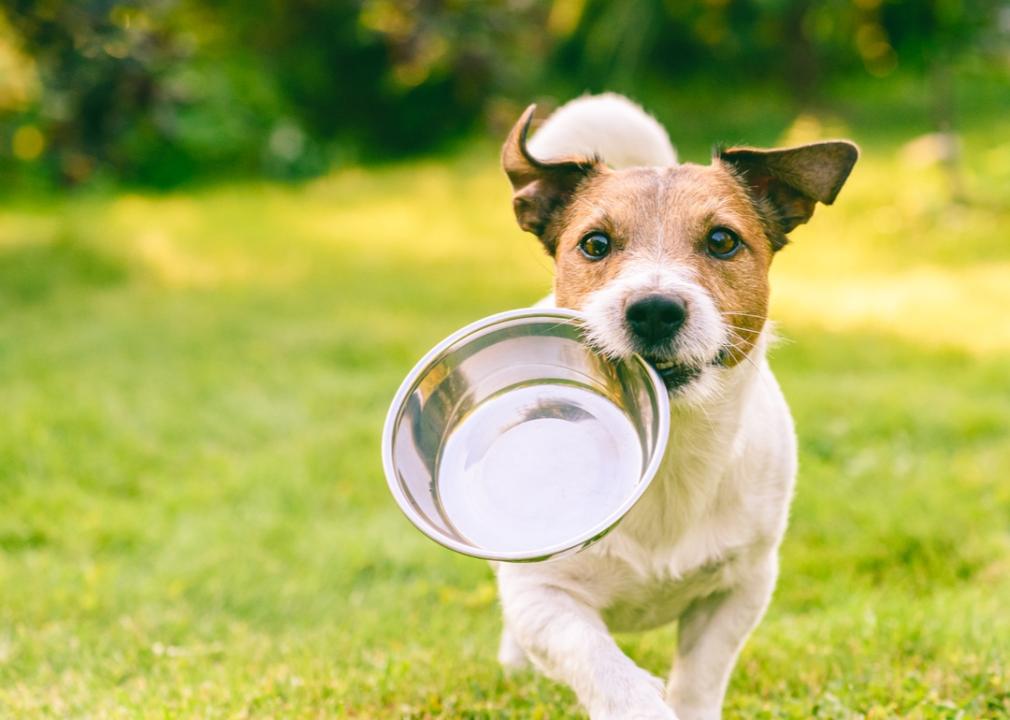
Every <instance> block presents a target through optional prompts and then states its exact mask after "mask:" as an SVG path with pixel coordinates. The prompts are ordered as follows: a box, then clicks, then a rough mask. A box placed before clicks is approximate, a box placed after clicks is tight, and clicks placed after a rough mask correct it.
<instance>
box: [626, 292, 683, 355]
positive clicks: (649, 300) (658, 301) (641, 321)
mask: <svg viewBox="0 0 1010 720" xmlns="http://www.w3.org/2000/svg"><path fill="white" fill-rule="evenodd" d="M625 316H626V317H627V319H628V326H629V327H630V328H631V331H632V332H633V333H634V334H635V336H636V337H637V338H639V339H640V340H643V341H645V342H646V343H648V344H650V345H658V344H659V343H662V342H665V341H667V340H669V339H670V338H672V337H673V336H674V335H676V334H677V331H678V330H679V329H680V326H681V325H683V324H684V319H685V318H686V317H687V304H686V303H685V302H684V301H683V300H682V299H681V298H679V297H677V296H676V295H646V296H645V297H642V298H639V299H638V300H635V301H634V302H632V303H631V304H629V305H628V308H627V310H625Z"/></svg>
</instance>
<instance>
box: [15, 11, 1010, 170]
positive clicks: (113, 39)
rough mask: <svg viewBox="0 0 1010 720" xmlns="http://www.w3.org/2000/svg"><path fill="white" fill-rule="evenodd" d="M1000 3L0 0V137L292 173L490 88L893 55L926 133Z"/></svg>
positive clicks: (721, 74) (435, 133)
mask: <svg viewBox="0 0 1010 720" xmlns="http://www.w3.org/2000/svg"><path fill="white" fill-rule="evenodd" d="M1003 2H1005V0H823V2H813V1H812V0H701V1H699V2H680V1H678V0H624V1H623V2H620V3H614V2H608V1H607V0H486V1H485V2H474V1H473V0H335V1H331V0H214V1H212V0H7V2H6V3H4V5H3V6H2V8H0V16H3V18H6V23H5V22H3V19H2V18H0V70H3V69H5V68H6V69H7V71H8V72H9V73H18V74H19V76H21V75H23V76H24V77H18V78H15V79H13V80H12V79H10V78H0V143H2V144H3V145H4V146H6V147H10V148H12V149H13V150H14V151H15V152H14V153H13V154H14V156H15V157H16V158H18V162H19V163H20V165H17V166H16V167H17V168H20V169H21V171H27V170H29V169H39V168H41V169H43V170H47V171H48V172H49V174H51V175H52V176H53V177H55V178H59V179H60V180H62V181H64V182H66V183H79V182H83V181H85V180H88V179H92V178H94V177H96V176H97V177H101V176H108V177H110V178H112V179H115V180H123V181H128V182H141V183H148V184H154V185H161V186H164V185H172V184H175V183H178V182H181V181H184V180H187V179H189V178H191V177H195V176H201V175H202V176H206V175H215V174H222V173H227V174H248V173H263V172H266V173H269V174H271V175H275V176H283V177H292V176H300V175H307V174H312V173H315V172H318V171H321V170H322V169H324V168H325V167H327V166H328V164H330V163H331V162H333V161H335V160H336V161H338V162H339V161H341V160H347V159H353V158H356V157H361V158H381V157H395V156H401V155H403V154H406V153H412V152H419V151H425V150H430V149H432V148H434V147H437V146H438V145H439V144H442V143H445V142H446V141H449V140H451V139H453V138H456V137H459V136H461V135H463V134H465V133H467V132H468V131H470V130H471V129H472V128H473V127H474V126H475V125H476V124H477V123H479V122H480V121H481V119H482V118H484V117H486V116H487V115H488V114H489V112H490V110H491V109H493V108H495V107H496V106H497V103H496V102H495V101H496V99H498V98H502V97H512V98H522V99H526V98H529V97H532V96H536V95H540V94H542V93H544V92H545V90H549V89H555V90H559V89H560V90H561V93H562V94H570V93H572V92H581V91H584V90H593V91H598V90H603V89H616V90H622V91H626V92H631V93H633V94H636V92H637V91H638V89H639V88H642V87H649V86H651V87H661V86H662V85H663V84H674V83H682V82H683V81H685V80H692V79H699V80H701V81H702V82H712V83H717V84H718V86H719V87H721V88H726V89H727V90H731V89H732V88H733V87H740V86H741V85H747V86H756V87H768V86H769V85H778V86H780V87H784V88H786V89H787V90H788V91H789V92H791V93H792V95H793V96H794V97H795V98H796V99H797V101H798V102H799V103H802V104H804V105H805V104H809V103H810V102H811V101H815V102H816V101H817V97H818V95H819V94H820V93H821V92H823V88H825V87H828V86H830V85H831V83H832V81H834V80H835V79H839V78H844V77H849V76H852V75H853V74H857V75H863V74H865V73H868V74H869V75H871V76H873V77H878V78H882V77H886V76H888V75H889V74H891V73H893V72H895V71H896V70H897V69H898V68H899V67H901V68H902V69H903V70H904V71H907V72H912V73H921V74H923V75H924V76H929V77H932V78H933V86H934V87H935V88H936V91H935V93H934V95H935V98H936V102H935V115H936V117H937V125H938V126H939V127H940V128H941V129H943V128H950V127H953V121H954V108H953V101H952V99H953V95H954V93H953V89H952V88H953V81H952V79H951V76H950V74H949V68H950V67H952V65H953V64H954V62H955V61H956V59H957V58H958V57H961V56H963V55H964V54H965V53H966V52H968V51H969V50H972V49H973V48H976V47H979V46H980V44H981V43H983V42H986V38H988V37H990V36H991V35H992V32H993V31H992V29H991V28H992V27H993V26H994V25H995V23H994V22H993V18H994V17H995V16H996V14H997V11H999V10H1000V8H1001V4H1000V3H1003ZM11 33H13V35H14V36H15V38H16V43H14V44H16V45H17V47H14V44H11V43H9V42H8V41H7V40H8V39H9V37H8V36H9V35H10V34H11ZM5 43H6V44H5ZM28 75H31V76H32V79H27V76H28ZM5 97H6V98H8V100H9V101H4V100H3V98H5ZM6 147H5V148H4V149H6ZM3 155H4V153H0V159H2V157H3ZM0 172H3V166H0Z"/></svg>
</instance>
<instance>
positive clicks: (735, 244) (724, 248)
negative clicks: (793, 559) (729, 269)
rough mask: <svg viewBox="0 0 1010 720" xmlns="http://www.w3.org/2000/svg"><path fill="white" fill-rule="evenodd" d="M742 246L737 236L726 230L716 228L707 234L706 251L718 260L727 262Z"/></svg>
mask: <svg viewBox="0 0 1010 720" xmlns="http://www.w3.org/2000/svg"><path fill="white" fill-rule="evenodd" d="M742 246H743V243H741V242H740V238H739V237H737V234H736V233H735V232H733V231H732V230H729V229H728V228H716V229H715V230H713V231H711V232H710V233H709V234H708V243H707V245H706V250H708V254H709V255H711V256H712V257H714V258H718V259H719V260H729V259H730V258H731V257H733V256H734V255H736V254H737V251H739V250H740V248H741V247H742Z"/></svg>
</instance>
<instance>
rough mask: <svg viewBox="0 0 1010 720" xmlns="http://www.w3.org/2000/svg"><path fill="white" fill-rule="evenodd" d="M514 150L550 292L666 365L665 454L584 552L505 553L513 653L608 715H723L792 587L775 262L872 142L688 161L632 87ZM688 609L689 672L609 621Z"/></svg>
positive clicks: (613, 337) (520, 196)
mask: <svg viewBox="0 0 1010 720" xmlns="http://www.w3.org/2000/svg"><path fill="white" fill-rule="evenodd" d="M533 109H534V108H533V107H532V106H531V107H530V108H529V109H527V110H526V112H525V113H524V114H523V116H522V117H521V118H520V119H519V122H518V123H517V124H516V126H515V128H513V130H512V132H511V134H510V135H509V138H508V140H507V141H506V143H505V146H504V149H503V152H502V163H503V165H504V169H505V172H506V174H507V175H508V177H509V180H510V181H511V183H512V187H513V191H514V197H513V205H514V209H515V214H516V218H517V219H518V221H519V225H520V227H521V228H522V229H523V230H527V231H529V232H531V233H533V234H535V235H536V236H537V237H538V238H539V239H540V242H541V243H543V246H544V248H546V250H547V252H548V253H549V254H550V255H551V256H552V257H553V258H554V262H555V266H556V277H555V282H554V294H553V296H551V297H550V298H548V299H547V300H546V301H545V303H544V304H547V303H556V304H557V305H558V306H561V307H568V308H574V309H577V310H581V311H582V312H583V313H584V314H585V322H586V327H587V330H588V334H589V336H590V338H591V339H592V341H593V342H594V343H595V345H596V346H597V347H598V348H599V350H600V351H601V352H603V353H607V354H610V355H612V356H615V357H620V356H624V355H627V354H629V353H633V352H637V353H639V354H640V355H642V356H643V357H645V358H646V359H647V360H648V361H649V362H650V363H651V364H652V365H653V366H654V367H655V368H656V369H657V370H658V371H659V373H660V374H661V375H662V377H663V379H664V380H665V381H666V383H667V385H668V387H669V392H670V400H671V413H672V422H671V423H670V428H671V430H670V440H669V444H668V448H667V452H666V457H665V459H664V461H663V465H662V467H661V469H660V471H659V473H658V474H657V476H656V477H655V479H654V480H653V482H652V485H651V486H650V487H649V489H648V490H647V491H646V492H645V494H644V495H643V496H642V498H641V500H640V501H639V502H638V503H637V504H636V505H635V507H634V508H633V509H632V510H631V512H630V513H629V514H628V515H627V516H626V517H625V518H624V520H623V521H622V522H621V523H620V524H619V525H618V526H617V527H616V528H615V529H614V530H613V531H612V532H611V533H610V534H609V535H608V536H606V537H605V538H603V539H602V540H601V541H600V542H598V543H597V544H595V545H593V546H592V547H590V548H588V549H587V550H584V551H583V552H581V553H579V554H576V555H573V556H569V557H565V558H562V559H558V560H554V561H550V562H544V563H535V564H509V563H502V564H499V565H498V566H497V568H496V572H497V577H498V588H499V594H500V598H501V605H502V610H503V612H504V631H503V633H502V640H501V648H500V650H499V660H500V661H501V663H502V664H503V665H504V666H505V667H506V668H517V667H522V666H524V665H525V664H526V663H527V662H528V661H532V662H533V664H534V665H535V666H536V667H537V668H539V669H540V670H541V671H543V672H544V673H545V674H546V675H548V676H549V677H551V678H554V679H556V680H558V681H561V682H564V683H566V684H567V685H569V686H570V687H571V688H572V689H573V690H574V691H575V693H576V695H577V696H578V698H579V700H580V702H581V703H582V704H583V705H584V706H585V707H586V709H587V710H588V711H589V714H590V716H591V717H592V718H680V719H681V720H699V719H701V718H706V719H707V718H718V717H720V715H721V708H722V702H723V696H724V694H725V691H726V685H727V682H728V680H729V676H730V672H731V670H732V668H733V665H734V662H735V660H736V657H737V654H738V653H739V652H740V648H741V646H742V645H743V643H744V641H745V639H746V638H747V636H748V635H749V634H750V632H751V630H752V629H753V628H754V626H755V625H756V624H757V622H758V621H759V620H760V618H761V616H762V614H763V613H764V611H765V608H766V607H767V605H768V601H769V598H770V597H771V594H772V591H773V589H774V586H775V580H776V575H777V571H778V546H779V543H780V542H781V540H782V536H783V533H784V531H785V528H786V522H787V516H788V510H789V503H790V500H791V498H792V494H793V483H794V477H795V472H796V440H795V436H794V432H793V425H792V419H791V417H790V414H789V410H788V407H787V406H786V402H785V400H784V399H783V397H782V393H781V392H780V390H779V387H778V384H777V383H776V381H775V377H774V376H773V375H772V372H771V370H770V369H769V367H768V363H767V361H766V359H765V350H766V346H767V345H768V342H769V334H770V330H769V329H768V322H767V320H766V317H767V308H768V293H769V289H768V269H769V266H770V265H771V262H772V258H773V257H774V256H775V253H776V252H778V251H779V250H780V249H781V248H782V247H783V246H784V245H785V244H786V242H787V239H786V236H787V234H788V233H789V232H790V231H791V230H793V229H794V228H795V227H796V226H797V225H799V224H801V223H804V222H806V221H807V220H808V219H809V218H810V216H811V214H812V213H813V210H814V205H815V203H817V202H821V203H825V204H831V203H832V202H833V201H834V200H835V197H836V195H837V194H838V191H839V190H840V188H841V187H842V184H843V183H844V182H845V179H846V178H847V176H848V175H849V172H850V171H851V169H852V166H853V164H854V163H855V161H856V158H857V156H858V150H857V148H856V146H855V145H853V144H852V143H850V142H843V141H830V142H819V143H814V144H811V145H804V146H802V147H794V148H789V149H778V150H759V149H755V148H730V149H725V150H720V151H718V152H717V153H716V154H715V157H714V158H713V160H712V162H711V164H709V165H706V166H702V165H695V164H691V163H683V164H677V160H676V154H675V152H674V149H673V147H672V146H671V144H670V140H669V138H668V136H667V134H666V132H665V131H664V130H663V128H662V127H661V126H660V125H659V124H658V123H657V122H656V121H655V120H654V119H653V118H652V117H650V116H649V115H647V114H646V113H645V112H644V111H643V110H642V109H641V108H640V107H638V106H637V105H635V104H633V103H632V102H631V101H629V100H627V99H625V98H623V97H620V96H617V95H603V96H596V97H584V98H581V99H578V100H575V101H573V102H571V103H569V104H567V105H565V106H564V107H562V108H561V109H559V110H558V111H557V112H555V113H554V114H553V115H552V116H551V117H550V118H549V119H548V120H547V121H546V122H545V124H544V125H543V126H542V127H541V128H540V129H539V131H538V132H537V133H536V135H535V136H534V137H533V138H532V139H531V140H530V141H529V143H527V134H528V132H529V129H530V124H531V120H532V117H533ZM673 621H677V622H678V624H679V625H678V640H677V649H676V656H675V658H674V662H673V670H672V672H671V673H670V676H669V679H668V680H667V681H665V682H664V681H663V680H661V679H659V678H657V677H655V676H653V675H651V674H650V673H648V672H646V671H645V670H643V669H641V668H639V667H638V666H637V665H636V664H635V663H634V662H632V660H631V659H630V658H628V656H627V655H625V654H624V653H623V652H622V651H621V649H620V648H619V647H618V646H617V644H616V643H615V642H614V640H613V638H612V637H611V635H610V630H620V631H626V630H642V629H647V628H652V627H656V626H659V625H663V624H666V623H670V622H673Z"/></svg>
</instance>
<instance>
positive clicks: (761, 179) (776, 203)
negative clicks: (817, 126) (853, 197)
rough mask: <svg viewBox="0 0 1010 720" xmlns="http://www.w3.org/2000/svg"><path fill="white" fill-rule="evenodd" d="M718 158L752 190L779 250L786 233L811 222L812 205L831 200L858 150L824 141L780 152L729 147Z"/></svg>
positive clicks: (856, 157)
mask: <svg viewBox="0 0 1010 720" xmlns="http://www.w3.org/2000/svg"><path fill="white" fill-rule="evenodd" d="M717 157H718V159H719V160H721V161H722V162H723V163H725V164H726V165H728V166H729V167H730V168H732V169H733V170H734V171H735V172H736V174H737V176H738V177H740V178H741V179H742V180H743V182H744V183H745V184H746V185H747V186H748V187H749V188H750V191H751V193H752V195H753V196H754V199H755V201H756V202H757V204H758V208H759V210H761V211H762V214H763V215H764V216H765V218H766V220H767V222H768V224H769V229H770V230H771V241H772V246H773V247H774V248H775V249H776V250H778V249H779V248H780V247H782V246H783V245H785V244H786V237H785V236H786V233H788V232H790V231H792V230H793V229H794V228H796V226H797V225H802V224H803V223H805V222H807V221H808V220H809V219H810V216H811V215H813V214H814V205H815V204H816V203H818V202H821V203H824V204H825V205H830V204H831V203H833V202H834V201H835V198H836V197H837V196H838V191H839V190H841V189H842V185H844V184H845V180H846V178H848V177H849V173H850V172H851V171H852V166H853V165H855V164H856V160H857V159H858V158H859V148H858V147H856V145H855V144H853V143H851V142H848V141H847V140H828V141H825V142H817V143H811V144H810V145H801V146H799V147H794V148H784V149H779V150H760V149H757V148H748V147H739V148H729V149H728V150H722V151H720V152H719V153H718V155H717Z"/></svg>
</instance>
